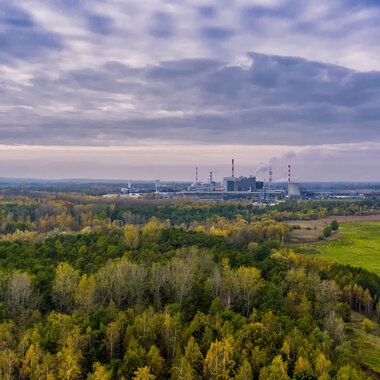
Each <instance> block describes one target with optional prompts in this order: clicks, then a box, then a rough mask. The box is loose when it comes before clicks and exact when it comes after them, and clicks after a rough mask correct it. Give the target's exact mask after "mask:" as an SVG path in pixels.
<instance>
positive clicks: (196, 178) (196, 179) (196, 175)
mask: <svg viewBox="0 0 380 380" xmlns="http://www.w3.org/2000/svg"><path fill="white" fill-rule="evenodd" d="M195 183H198V166H196V167H195Z"/></svg>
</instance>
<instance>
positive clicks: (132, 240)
mask: <svg viewBox="0 0 380 380" xmlns="http://www.w3.org/2000/svg"><path fill="white" fill-rule="evenodd" d="M124 239H125V244H126V245H127V247H128V248H129V249H136V248H137V247H138V246H139V242H140V231H139V228H138V227H135V226H134V225H132V224H127V225H126V226H125V227H124Z"/></svg>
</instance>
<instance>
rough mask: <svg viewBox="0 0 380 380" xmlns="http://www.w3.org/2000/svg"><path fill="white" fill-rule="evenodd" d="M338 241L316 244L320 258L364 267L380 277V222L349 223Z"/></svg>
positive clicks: (344, 226)
mask: <svg viewBox="0 0 380 380" xmlns="http://www.w3.org/2000/svg"><path fill="white" fill-rule="evenodd" d="M339 231H340V233H341V236H340V237H339V238H338V239H336V240H331V241H323V242H321V243H318V244H314V245H313V247H314V248H317V249H318V250H319V252H320V253H319V254H316V255H318V256H319V257H322V258H325V259H328V260H332V261H337V262H339V263H341V264H350V265H352V266H357V267H362V268H365V269H367V270H369V271H371V272H374V273H376V274H378V275H380V222H348V223H341V224H340V226H339Z"/></svg>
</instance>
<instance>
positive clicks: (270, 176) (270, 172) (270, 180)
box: [269, 166, 272, 189]
mask: <svg viewBox="0 0 380 380" xmlns="http://www.w3.org/2000/svg"><path fill="white" fill-rule="evenodd" d="M271 188H272V166H269V189H271Z"/></svg>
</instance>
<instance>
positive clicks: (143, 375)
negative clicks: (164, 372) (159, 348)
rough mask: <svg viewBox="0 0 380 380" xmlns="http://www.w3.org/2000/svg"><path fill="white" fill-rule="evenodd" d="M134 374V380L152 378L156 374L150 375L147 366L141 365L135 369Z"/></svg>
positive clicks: (148, 379)
mask: <svg viewBox="0 0 380 380" xmlns="http://www.w3.org/2000/svg"><path fill="white" fill-rule="evenodd" d="M134 374H135V376H133V377H132V379H134V380H154V379H155V378H156V376H154V375H152V374H151V372H150V369H149V367H146V366H145V367H141V368H138V369H137V371H135V373H134Z"/></svg>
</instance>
